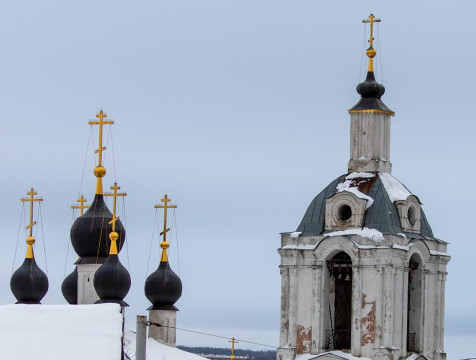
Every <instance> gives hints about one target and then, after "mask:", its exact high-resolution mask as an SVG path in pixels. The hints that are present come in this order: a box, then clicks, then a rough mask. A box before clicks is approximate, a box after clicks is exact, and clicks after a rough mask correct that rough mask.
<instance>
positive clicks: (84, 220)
mask: <svg viewBox="0 0 476 360" xmlns="http://www.w3.org/2000/svg"><path fill="white" fill-rule="evenodd" d="M111 220H112V213H111V212H110V211H109V209H108V208H107V206H106V203H105V202H104V198H103V195H98V194H96V196H95V197H94V201H93V203H92V204H91V207H90V208H89V209H88V210H87V211H86V212H85V213H84V215H83V216H80V217H78V218H77V219H76V221H75V222H74V224H73V226H72V227H71V232H70V234H71V243H72V244H73V248H74V250H75V251H76V253H77V254H78V255H79V256H81V257H97V256H104V257H106V256H108V254H109V248H110V246H111V241H110V240H109V233H110V232H111V231H112V225H109V222H110V221H111ZM116 232H117V233H118V234H119V239H118V240H117V250H118V252H119V251H121V249H122V246H123V245H124V241H125V238H126V231H125V230H124V226H123V225H122V223H121V221H120V220H117V221H116Z"/></svg>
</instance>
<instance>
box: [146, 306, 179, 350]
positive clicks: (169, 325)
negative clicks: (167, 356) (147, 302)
mask: <svg viewBox="0 0 476 360" xmlns="http://www.w3.org/2000/svg"><path fill="white" fill-rule="evenodd" d="M149 321H150V322H152V323H156V324H160V325H162V326H161V327H158V326H154V325H150V326H149V337H150V338H153V339H155V340H157V341H158V342H161V343H162V344H165V345H169V346H176V344H177V339H176V329H175V327H176V326H177V310H149Z"/></svg>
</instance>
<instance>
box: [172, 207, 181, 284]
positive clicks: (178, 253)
mask: <svg viewBox="0 0 476 360" xmlns="http://www.w3.org/2000/svg"><path fill="white" fill-rule="evenodd" d="M172 229H173V231H174V234H175V244H176V245H175V247H176V249H177V265H178V273H179V277H180V252H179V244H178V230H177V217H176V216H175V209H174V213H173V216H172Z"/></svg>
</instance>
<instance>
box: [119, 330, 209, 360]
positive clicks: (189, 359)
mask: <svg viewBox="0 0 476 360" xmlns="http://www.w3.org/2000/svg"><path fill="white" fill-rule="evenodd" d="M124 351H125V352H126V354H127V355H128V356H129V357H130V358H131V359H135V357H136V334H135V332H132V331H130V330H126V331H125V339H124ZM146 357H147V359H148V360H163V359H167V360H206V359H205V358H204V357H201V356H199V355H196V354H192V353H189V352H187V351H183V350H180V349H177V348H176V347H172V346H168V345H164V344H162V343H160V342H158V341H156V340H154V339H151V338H147V342H146Z"/></svg>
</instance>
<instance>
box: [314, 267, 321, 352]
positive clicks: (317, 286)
mask: <svg viewBox="0 0 476 360" xmlns="http://www.w3.org/2000/svg"><path fill="white" fill-rule="evenodd" d="M322 270H323V265H316V266H313V267H312V298H313V300H314V301H313V303H312V320H311V324H312V325H311V329H312V342H311V353H312V354H318V353H319V348H320V344H321V338H322V333H323V329H322V328H321V310H322V308H323V305H324V304H323V302H322V285H321V284H322V283H321V280H322V272H323V271H322Z"/></svg>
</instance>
